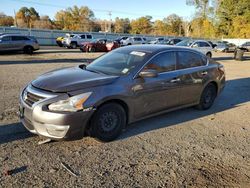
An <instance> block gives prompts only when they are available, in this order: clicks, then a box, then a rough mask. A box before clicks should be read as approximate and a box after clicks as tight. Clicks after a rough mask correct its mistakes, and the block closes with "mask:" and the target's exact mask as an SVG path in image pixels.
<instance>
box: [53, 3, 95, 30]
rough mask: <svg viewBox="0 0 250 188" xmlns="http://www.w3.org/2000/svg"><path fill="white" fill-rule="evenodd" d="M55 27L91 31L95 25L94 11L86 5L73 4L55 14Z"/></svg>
mask: <svg viewBox="0 0 250 188" xmlns="http://www.w3.org/2000/svg"><path fill="white" fill-rule="evenodd" d="M55 19H56V24H57V27H59V28H62V29H66V30H75V31H76V30H77V31H92V30H93V28H94V27H95V24H94V21H95V16H94V12H93V11H92V10H90V9H89V8H88V7H86V6H82V7H80V8H79V7H77V6H73V7H70V8H67V9H66V10H61V11H59V12H57V13H56V15H55Z"/></svg>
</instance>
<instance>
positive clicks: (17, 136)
mask: <svg viewBox="0 0 250 188" xmlns="http://www.w3.org/2000/svg"><path fill="white" fill-rule="evenodd" d="M32 136H34V135H33V134H31V133H30V132H29V131H27V130H26V129H25V128H24V126H23V125H22V124H21V123H20V122H19V123H12V124H7V125H0V145H1V144H5V143H8V142H12V141H16V140H23V139H26V138H30V137H32Z"/></svg>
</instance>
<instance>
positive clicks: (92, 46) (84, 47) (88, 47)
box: [80, 39, 119, 52]
mask: <svg viewBox="0 0 250 188" xmlns="http://www.w3.org/2000/svg"><path fill="white" fill-rule="evenodd" d="M118 47H119V44H118V43H117V42H116V41H107V39H93V40H92V41H90V42H84V43H82V44H81V45H80V50H81V51H82V52H108V51H111V50H113V49H115V48H118Z"/></svg>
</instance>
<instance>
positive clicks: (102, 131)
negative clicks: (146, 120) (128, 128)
mask: <svg viewBox="0 0 250 188" xmlns="http://www.w3.org/2000/svg"><path fill="white" fill-rule="evenodd" d="M125 125H126V113H125V110H124V109H123V107H122V106H121V105H119V104H116V103H109V104H105V105H103V106H101V107H100V108H99V109H98V110H97V112H96V113H95V114H94V116H93V117H92V119H91V127H90V131H91V136H93V137H95V138H97V139H99V140H101V141H105V142H108V141H112V140H114V139H116V138H117V137H118V136H119V135H120V134H121V132H122V129H123V128H124V127H125Z"/></svg>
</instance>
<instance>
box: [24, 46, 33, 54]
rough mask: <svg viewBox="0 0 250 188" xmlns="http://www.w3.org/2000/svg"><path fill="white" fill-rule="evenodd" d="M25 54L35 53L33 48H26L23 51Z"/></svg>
mask: <svg viewBox="0 0 250 188" xmlns="http://www.w3.org/2000/svg"><path fill="white" fill-rule="evenodd" d="M23 52H24V53H25V54H30V55H31V54H33V52H34V49H33V47H32V46H25V47H24V49H23Z"/></svg>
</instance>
